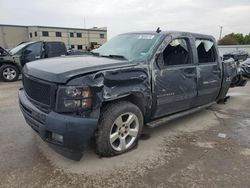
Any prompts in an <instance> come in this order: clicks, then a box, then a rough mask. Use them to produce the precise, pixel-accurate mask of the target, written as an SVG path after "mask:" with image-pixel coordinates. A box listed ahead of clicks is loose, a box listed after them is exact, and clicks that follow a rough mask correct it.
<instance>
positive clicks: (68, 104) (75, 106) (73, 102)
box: [56, 86, 92, 112]
mask: <svg viewBox="0 0 250 188" xmlns="http://www.w3.org/2000/svg"><path fill="white" fill-rule="evenodd" d="M91 97H92V92H91V89H90V88H89V87H79V86H68V87H59V89H58V93H57V104H56V111H58V112H73V111H79V110H84V109H90V108H91V107H92V98H91Z"/></svg>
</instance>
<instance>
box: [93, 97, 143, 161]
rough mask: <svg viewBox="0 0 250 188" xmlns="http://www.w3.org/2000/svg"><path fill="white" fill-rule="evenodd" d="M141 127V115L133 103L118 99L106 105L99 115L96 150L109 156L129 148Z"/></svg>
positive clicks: (133, 143) (138, 134)
mask: <svg viewBox="0 0 250 188" xmlns="http://www.w3.org/2000/svg"><path fill="white" fill-rule="evenodd" d="M142 128H143V115H142V112H141V110H140V109H139V108H138V107H137V106H136V105H134V104H132V103H130V102H126V101H119V102H116V103H110V104H108V105H106V106H105V107H104V108H103V110H102V113H101V115H100V119H99V123H98V129H97V132H96V152H97V154H98V155H100V156H105V157H110V156H114V155H119V154H122V153H125V152H127V151H129V150H131V149H132V148H133V147H134V146H135V145H136V144H137V142H138V139H139V137H140V135H141V132H142Z"/></svg>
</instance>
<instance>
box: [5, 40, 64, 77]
mask: <svg viewBox="0 0 250 188" xmlns="http://www.w3.org/2000/svg"><path fill="white" fill-rule="evenodd" d="M62 55H67V50H66V47H65V44H64V43H63V42H43V41H33V42H24V43H21V44H19V45H18V46H17V47H15V48H13V49H12V50H10V51H9V52H7V51H6V50H4V49H3V48H0V80H2V81H5V82H13V81H16V80H17V79H18V77H19V75H20V73H21V71H22V67H23V66H24V65H25V64H26V63H27V62H30V61H34V60H37V59H43V58H49V57H57V56H62Z"/></svg>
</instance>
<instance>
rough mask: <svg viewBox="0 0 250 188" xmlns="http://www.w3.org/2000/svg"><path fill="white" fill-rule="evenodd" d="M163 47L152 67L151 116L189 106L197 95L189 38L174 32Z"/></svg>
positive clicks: (158, 115) (181, 109) (165, 113)
mask: <svg viewBox="0 0 250 188" xmlns="http://www.w3.org/2000/svg"><path fill="white" fill-rule="evenodd" d="M163 44H164V42H163ZM163 49H164V50H163V52H161V53H160V56H159V57H158V58H157V62H156V63H155V65H157V66H155V68H154V70H153V78H154V82H153V84H154V97H155V104H156V105H155V109H156V110H155V114H154V118H156V117H160V116H164V115H168V114H172V113H175V112H179V111H183V110H186V109H189V108H190V107H192V106H191V105H192V104H193V101H194V100H195V99H196V97H197V85H196V84H197V74H196V73H197V71H196V65H195V64H194V61H193V53H192V48H191V45H190V40H189V38H188V37H183V36H178V37H176V36H175V37H174V38H173V39H171V40H170V42H169V43H167V45H166V46H165V47H164V48H163Z"/></svg>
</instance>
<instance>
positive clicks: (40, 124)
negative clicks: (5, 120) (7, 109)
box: [18, 89, 98, 152]
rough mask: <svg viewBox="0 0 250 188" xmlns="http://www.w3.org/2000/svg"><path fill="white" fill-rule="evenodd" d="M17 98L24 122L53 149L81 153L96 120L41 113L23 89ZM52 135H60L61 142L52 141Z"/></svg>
mask: <svg viewBox="0 0 250 188" xmlns="http://www.w3.org/2000/svg"><path fill="white" fill-rule="evenodd" d="M18 98H19V105H20V108H21V111H22V113H23V116H24V118H25V120H26V122H27V123H28V124H29V125H30V127H31V128H32V129H34V130H35V131H36V132H37V133H38V134H39V136H40V137H41V138H42V139H43V140H44V141H45V142H47V143H50V144H52V146H53V148H55V147H56V148H62V149H64V150H69V151H72V152H74V151H78V152H79V151H80V152H81V151H83V150H84V148H85V146H86V145H87V143H88V142H89V140H90V138H91V136H92V135H93V134H94V131H95V129H96V127H97V121H98V120H97V119H89V118H79V117H72V116H70V115H65V114H59V113H56V112H53V111H51V112H49V113H48V114H47V113H44V112H42V111H41V110H39V109H38V108H37V107H36V106H35V105H33V104H32V103H31V102H30V101H29V99H28V98H27V96H26V94H25V91H24V90H23V89H20V90H19V92H18ZM52 133H56V134H59V135H62V136H63V141H62V142H59V141H56V140H54V139H53V138H52Z"/></svg>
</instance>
